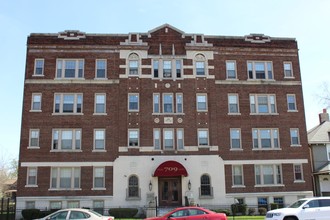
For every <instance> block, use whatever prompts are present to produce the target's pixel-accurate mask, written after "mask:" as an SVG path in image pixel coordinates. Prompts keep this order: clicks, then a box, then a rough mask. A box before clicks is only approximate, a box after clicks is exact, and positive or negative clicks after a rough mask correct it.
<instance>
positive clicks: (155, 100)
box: [153, 94, 160, 113]
mask: <svg viewBox="0 0 330 220" xmlns="http://www.w3.org/2000/svg"><path fill="white" fill-rule="evenodd" d="M153 97H154V98H153V103H154V113H160V107H159V105H160V104H159V103H160V100H159V94H154V95H153Z"/></svg>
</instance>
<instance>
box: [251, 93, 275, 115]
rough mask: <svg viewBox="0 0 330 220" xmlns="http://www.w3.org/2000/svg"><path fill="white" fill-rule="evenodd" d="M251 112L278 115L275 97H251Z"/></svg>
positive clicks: (255, 95)
mask: <svg viewBox="0 0 330 220" xmlns="http://www.w3.org/2000/svg"><path fill="white" fill-rule="evenodd" d="M250 111H251V113H256V114H275V113H277V110H276V98H275V95H259V94H252V95H250Z"/></svg>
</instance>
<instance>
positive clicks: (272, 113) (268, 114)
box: [250, 113, 279, 115]
mask: <svg viewBox="0 0 330 220" xmlns="http://www.w3.org/2000/svg"><path fill="white" fill-rule="evenodd" d="M250 115H279V113H250Z"/></svg>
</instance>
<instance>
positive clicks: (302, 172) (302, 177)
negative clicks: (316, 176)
mask: <svg viewBox="0 0 330 220" xmlns="http://www.w3.org/2000/svg"><path fill="white" fill-rule="evenodd" d="M295 166H300V171H301V180H297V179H296V169H295ZM293 178H294V183H304V182H305V179H304V170H303V165H302V164H293Z"/></svg>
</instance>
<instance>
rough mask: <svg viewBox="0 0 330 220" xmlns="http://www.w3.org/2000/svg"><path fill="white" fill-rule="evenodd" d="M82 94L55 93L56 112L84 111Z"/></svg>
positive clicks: (72, 112)
mask: <svg viewBox="0 0 330 220" xmlns="http://www.w3.org/2000/svg"><path fill="white" fill-rule="evenodd" d="M82 103H83V95H82V94H79V93H78V94H55V101H54V113H62V114H77V113H82Z"/></svg>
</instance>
